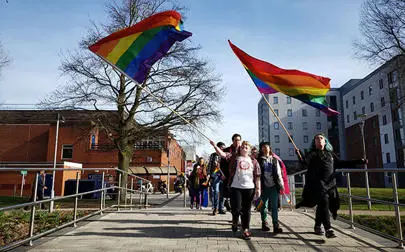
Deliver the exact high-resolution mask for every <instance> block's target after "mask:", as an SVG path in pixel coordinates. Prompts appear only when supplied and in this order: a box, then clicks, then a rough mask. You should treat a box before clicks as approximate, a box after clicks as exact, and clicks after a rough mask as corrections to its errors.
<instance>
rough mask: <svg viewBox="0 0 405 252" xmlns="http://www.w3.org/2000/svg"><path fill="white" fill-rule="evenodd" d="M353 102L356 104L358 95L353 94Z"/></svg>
mask: <svg viewBox="0 0 405 252" xmlns="http://www.w3.org/2000/svg"><path fill="white" fill-rule="evenodd" d="M352 98H353V104H356V96H353V97H352Z"/></svg>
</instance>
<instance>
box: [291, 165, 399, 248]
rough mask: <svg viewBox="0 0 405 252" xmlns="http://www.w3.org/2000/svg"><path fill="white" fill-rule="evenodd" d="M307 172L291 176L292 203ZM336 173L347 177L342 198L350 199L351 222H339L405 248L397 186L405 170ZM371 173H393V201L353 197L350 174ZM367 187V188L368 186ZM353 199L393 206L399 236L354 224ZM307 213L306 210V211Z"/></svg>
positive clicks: (342, 171)
mask: <svg viewBox="0 0 405 252" xmlns="http://www.w3.org/2000/svg"><path fill="white" fill-rule="evenodd" d="M306 172H307V170H303V171H299V172H296V173H294V174H291V175H289V181H290V183H291V184H290V187H291V189H292V190H291V197H292V199H291V200H292V202H293V203H295V202H296V190H295V188H296V186H297V185H298V186H300V187H303V186H304V185H305V175H306ZM335 172H336V173H343V174H344V175H345V176H346V185H347V186H346V187H347V194H340V195H341V196H344V197H346V198H347V199H348V203H349V204H348V207H349V218H350V219H349V220H346V219H344V218H339V220H341V221H343V222H346V223H348V224H349V225H350V227H351V228H352V229H355V227H356V226H357V227H359V228H361V229H364V230H367V231H369V232H372V233H375V234H377V235H380V236H383V237H385V238H388V239H391V240H394V241H397V242H398V248H404V242H405V241H404V234H403V230H402V228H403V227H402V226H401V212H400V207H405V204H401V203H399V200H398V186H397V177H398V176H397V175H398V173H400V172H405V169H357V168H356V169H336V171H335ZM369 172H384V173H385V172H391V174H392V193H393V201H392V202H391V201H385V200H379V199H373V198H371V197H369V193H367V195H368V196H367V197H362V196H355V195H352V187H351V185H350V174H352V173H363V174H365V176H368V175H367V174H368V173H369ZM297 176H298V177H300V178H301V179H300V180H301V182H297V183H295V179H296V178H297ZM366 187H367V186H366ZM365 189H366V191H367V192H369V191H370V188H365ZM353 199H354V200H359V201H365V202H367V203H369V205H370V204H371V203H372V202H374V203H380V204H385V205H391V206H393V208H394V210H393V211H394V212H395V222H396V230H397V235H398V236H392V235H388V234H385V233H382V232H380V231H378V230H375V229H372V228H370V227H367V226H364V225H361V224H358V223H355V222H354V212H353ZM304 211H306V210H304Z"/></svg>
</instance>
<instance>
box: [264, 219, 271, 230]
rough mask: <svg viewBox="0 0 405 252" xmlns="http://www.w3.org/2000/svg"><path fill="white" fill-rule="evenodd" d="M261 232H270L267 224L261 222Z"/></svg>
mask: <svg viewBox="0 0 405 252" xmlns="http://www.w3.org/2000/svg"><path fill="white" fill-rule="evenodd" d="M262 231H270V227H269V223H267V221H262Z"/></svg>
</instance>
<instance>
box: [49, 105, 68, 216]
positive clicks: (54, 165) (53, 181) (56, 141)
mask: <svg viewBox="0 0 405 252" xmlns="http://www.w3.org/2000/svg"><path fill="white" fill-rule="evenodd" d="M59 122H61V123H65V118H64V117H63V116H61V115H60V114H59V113H58V119H57V121H56V136H55V153H54V156H53V171H52V190H51V199H53V198H55V175H56V174H55V173H56V170H55V169H56V155H57V152H58V137H59ZM53 205H54V201H53V200H52V201H51V202H50V204H49V212H53Z"/></svg>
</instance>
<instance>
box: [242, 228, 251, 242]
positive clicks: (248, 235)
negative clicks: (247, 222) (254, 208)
mask: <svg viewBox="0 0 405 252" xmlns="http://www.w3.org/2000/svg"><path fill="white" fill-rule="evenodd" d="M251 237H252V233H251V232H250V231H249V229H245V231H243V233H242V238H243V239H244V240H250V239H251Z"/></svg>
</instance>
